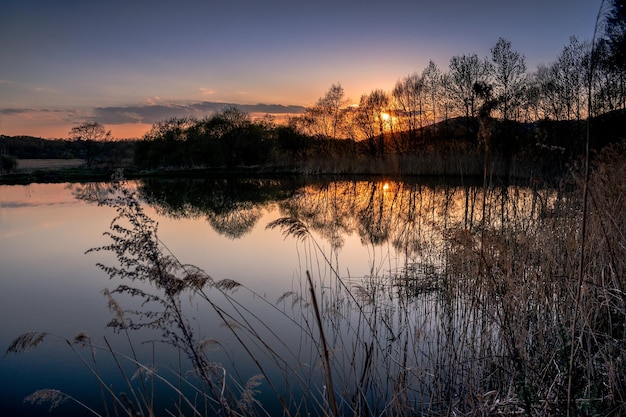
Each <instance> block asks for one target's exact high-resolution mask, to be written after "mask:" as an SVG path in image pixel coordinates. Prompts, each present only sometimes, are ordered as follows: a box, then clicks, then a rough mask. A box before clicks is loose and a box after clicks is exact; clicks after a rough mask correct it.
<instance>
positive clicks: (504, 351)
mask: <svg viewBox="0 0 626 417" xmlns="http://www.w3.org/2000/svg"><path fill="white" fill-rule="evenodd" d="M624 155H626V144H624V143H623V144H620V145H614V146H612V147H609V148H607V149H605V150H604V151H603V152H602V153H601V154H599V155H597V157H596V159H595V162H594V164H593V169H592V171H591V174H590V177H589V181H588V190H589V201H590V205H589V210H588V213H587V216H586V221H587V226H586V233H585V236H584V238H585V239H586V248H587V249H586V250H585V253H584V256H583V264H582V270H583V275H582V276H583V279H582V281H581V285H578V277H579V268H580V265H579V264H578V262H577V260H578V259H579V257H580V256H581V245H582V242H581V235H580V233H578V231H579V225H580V221H581V219H582V212H581V210H580V207H581V204H582V202H581V200H580V193H579V192H578V191H577V190H573V191H572V190H569V189H567V188H566V187H564V188H559V189H556V190H551V189H547V188H541V187H538V186H535V187H534V188H530V189H528V190H525V192H527V194H526V195H525V196H522V195H520V192H519V189H517V188H507V187H500V188H496V187H490V186H487V187H484V188H482V189H480V188H478V189H472V190H469V189H468V190H466V191H465V203H464V205H462V206H460V207H461V212H458V211H459V205H458V204H457V205H455V204H453V203H452V199H453V197H455V196H454V195H453V192H452V191H450V192H449V191H447V190H442V191H441V195H440V196H438V197H437V198H435V196H434V195H433V196H429V195H427V194H426V193H425V192H424V190H422V189H420V188H417V189H416V190H414V193H412V194H411V197H410V198H408V199H406V200H404V198H405V197H403V196H402V195H399V194H395V195H394V194H393V192H391V193H392V194H387V196H384V192H383V191H381V187H377V186H374V187H373V188H372V191H371V193H369V194H366V193H361V192H357V190H356V187H354V188H355V189H354V190H353V194H350V192H349V190H350V187H349V186H347V188H346V189H342V188H341V187H340V186H338V189H337V190H335V191H336V192H337V193H338V194H341V195H344V196H345V195H348V196H352V197H354V202H353V203H352V204H345V205H344V206H341V205H340V204H335V205H334V206H338V207H340V208H339V209H341V210H346V211H350V212H353V213H356V214H355V215H356V216H357V217H358V219H359V221H360V222H361V223H359V227H360V228H362V229H363V235H365V234H366V233H367V236H370V238H371V241H372V244H375V242H378V241H381V240H382V239H383V238H382V237H381V236H384V237H386V238H390V239H391V240H393V244H394V245H397V246H399V247H406V248H407V250H406V253H407V256H406V257H405V258H403V259H391V256H387V257H386V258H385V261H384V265H374V264H372V266H371V268H370V271H371V273H370V274H369V275H367V276H364V277H353V276H345V275H341V274H340V273H339V272H338V271H340V270H341V268H340V265H339V258H338V256H336V255H337V254H336V253H335V252H334V251H336V250H337V248H339V247H340V245H341V242H340V241H339V239H338V238H337V237H336V234H335V233H333V232H332V231H328V230H326V229H322V227H323V225H324V224H326V223H328V221H329V220H328V219H325V218H318V217H315V215H314V212H315V211H317V209H318V207H317V206H316V205H315V204H311V201H307V200H302V201H297V202H294V203H292V204H293V205H291V206H288V205H285V206H284V207H283V209H284V211H285V213H286V214H289V213H291V214H299V216H298V217H295V216H289V215H288V216H286V217H284V218H281V219H277V220H276V221H274V222H272V223H270V224H269V225H268V227H270V228H279V229H280V230H282V231H283V233H284V234H285V237H286V238H290V239H294V240H295V241H296V245H297V249H298V254H299V256H300V265H301V269H300V271H299V275H298V277H299V280H297V281H296V286H295V288H292V289H291V291H288V292H286V293H285V294H284V295H283V296H282V297H280V298H279V299H278V300H269V299H266V298H264V297H263V296H262V295H261V294H259V293H257V292H255V291H253V290H252V289H250V288H247V287H245V286H243V285H240V284H239V283H237V282H235V281H232V280H222V281H215V280H213V279H212V278H211V277H210V276H209V275H208V274H207V273H206V272H204V271H202V270H200V269H198V268H196V267H193V266H190V265H185V264H183V263H182V262H180V261H179V260H178V258H177V257H176V256H174V255H173V254H172V253H170V252H169V251H168V250H167V247H166V246H165V245H164V244H163V242H161V241H160V240H159V237H158V233H157V225H156V223H155V222H154V221H153V220H152V219H150V218H149V217H148V216H146V215H145V213H144V212H143V209H142V204H141V203H140V201H139V197H138V195H137V194H135V193H134V192H132V191H131V190H129V189H128V188H127V187H124V183H123V181H119V179H118V182H115V183H114V186H113V187H112V188H111V189H110V190H109V194H106V196H103V195H101V196H100V202H101V204H106V205H109V206H111V207H114V208H115V209H116V210H117V213H118V215H117V216H116V217H115V219H114V220H113V222H112V223H111V229H110V231H109V232H107V236H108V237H109V238H110V239H111V241H112V243H111V244H110V245H106V246H103V247H101V248H96V249H94V250H92V251H90V253H91V252H97V251H100V250H104V251H109V252H112V253H113V254H115V255H116V259H117V262H118V265H117V266H105V265H101V268H102V269H103V270H104V271H105V272H107V273H108V274H109V276H111V277H112V278H114V279H115V280H117V281H119V282H120V284H119V285H118V286H117V287H116V288H114V289H113V290H110V291H108V292H107V293H106V294H105V296H106V297H107V300H108V303H109V307H110V309H111V311H112V313H113V315H114V318H113V320H112V321H111V323H110V325H111V326H112V327H113V328H114V329H116V330H117V331H119V332H122V333H124V334H125V335H126V341H127V343H128V345H129V346H130V347H132V346H133V343H134V342H133V337H135V336H134V335H133V330H135V329H152V330H157V331H159V332H160V334H161V335H162V340H163V341H164V342H165V343H167V344H170V345H173V346H175V347H176V349H178V350H179V352H181V365H180V366H179V369H177V370H161V371H159V372H156V371H155V364H154V363H153V362H154V361H153V360H148V361H145V360H141V359H140V358H138V355H137V353H136V352H134V350H133V349H132V348H131V349H129V350H127V351H130V353H124V352H122V351H121V350H120V349H115V348H113V346H111V344H109V343H108V341H107V340H106V339H105V341H104V343H103V344H102V346H97V345H96V343H94V342H93V341H92V340H91V339H90V338H89V337H88V336H86V335H84V334H79V337H76V338H74V339H72V340H68V341H66V343H67V345H68V346H69V348H70V349H71V350H72V351H74V352H75V353H77V355H78V357H79V360H81V361H82V362H83V363H84V364H85V366H86V367H88V369H89V370H90V371H91V372H92V374H93V376H94V378H96V380H98V382H99V383H100V385H101V386H102V390H103V397H104V398H105V402H106V403H107V404H108V408H104V410H105V411H103V412H102V413H103V415H116V413H117V414H122V415H124V414H127V415H137V414H138V415H146V416H149V415H158V414H159V412H158V410H156V409H155V404H154V389H155V388H154V384H155V383H158V384H161V385H165V386H166V387H168V389H169V390H171V391H172V392H174V393H175V394H176V396H177V398H178V401H177V403H176V404H172V405H171V407H169V408H168V412H169V413H170V414H173V415H178V414H181V415H182V414H189V415H199V416H200V415H202V416H208V415H225V416H249V415H250V416H255V415H273V414H275V413H276V412H278V413H280V414H282V415H285V416H300V415H314V416H330V415H332V416H337V415H359V416H408V415H433V416H439V415H441V416H443V415H446V416H448V415H466V416H484V415H514V414H515V415H518V414H525V415H537V416H540V415H563V414H565V413H567V412H568V411H569V412H570V413H573V414H577V415H620V414H625V413H626V397H624V394H623V393H624V392H626V379H625V378H624V375H626V356H625V355H626V353H625V352H626V330H625V329H626V297H625V294H626V292H625V291H626V284H625V281H624V272H625V271H626V234H625V233H624V230H626V214H625V212H624V204H623V199H624V195H626V188H625V187H626V185H625V184H626V177H625V175H626V174H625V172H624V170H623V169H622V168H623V164H624ZM388 193H390V192H388ZM456 197H459V196H456ZM456 197H455V198H456ZM317 198H318V201H317V202H316V204H320V205H323V204H327V202H325V201H323V199H322V198H320V197H317ZM379 199H381V200H379ZM382 199H386V200H384V201H383V200H382ZM461 200H462V199H461ZM461 200H459V201H461ZM379 202H380V204H379ZM295 204H301V205H302V206H303V207H307V208H308V210H309V211H310V212H309V211H306V210H301V211H298V210H296V208H295V206H294V205H295ZM394 204H406V205H407V207H410V208H411V210H413V211H407V212H402V214H398V213H397V212H396V211H394V210H397V207H396V206H394ZM368 213H370V214H371V215H370V214H368ZM393 216H405V217H406V220H407V221H406V222H405V223H404V224H406V226H403V228H399V226H398V225H397V224H396V223H397V222H395V221H391V220H389V221H387V220H385V219H390V218H391V217H393ZM437 216H441V218H442V219H445V220H442V221H441V222H437V221H435V220H434V219H435V217H437ZM372 218H375V219H378V220H377V221H372ZM394 218H395V217H394ZM331 220H332V219H331ZM336 227H348V226H347V225H346V224H342V223H340V222H339V220H338V219H337V225H336ZM396 227H398V229H394V228H396ZM320 231H322V232H323V233H321V234H323V235H324V236H325V238H327V239H328V240H329V242H331V246H330V250H328V249H324V248H323V245H322V244H320V242H319V241H318V239H320V237H319V235H320ZM408 248H411V249H410V250H409V249H408ZM246 294H247V295H249V296H252V297H255V298H256V299H260V300H262V301H263V302H264V305H265V307H267V308H268V309H269V310H271V311H272V312H273V313H274V314H276V315H277V316H279V317H280V318H281V321H280V323H281V324H280V325H277V324H276V323H274V322H271V321H269V320H267V319H264V318H263V316H262V315H261V314H259V313H257V312H256V311H255V310H253V308H252V307H250V306H248V305H246V304H245V302H244V301H242V300H244V299H245V297H244V295H246ZM188 297H191V298H193V299H194V303H196V305H198V310H199V311H202V314H203V315H207V316H208V315H211V317H214V318H215V319H216V320H219V321H221V322H222V323H223V325H224V328H225V329H226V330H227V334H228V340H216V339H215V338H213V337H209V336H207V335H203V334H198V333H197V330H196V328H194V326H192V325H190V323H191V322H192V320H191V319H190V317H188V314H189V311H188V310H186V309H185V307H184V300H185V299H187V298H188ZM133 298H135V299H138V301H139V303H136V304H137V305H139V306H140V307H141V308H123V307H122V304H121V301H120V300H125V301H127V302H128V301H129V300H132V299H133ZM279 326H282V327H279ZM284 326H289V328H290V329H291V330H293V332H292V334H295V335H296V337H297V338H298V340H299V343H297V344H295V345H294V344H290V343H288V342H287V341H285V340H284V338H283V337H282V333H283V330H284ZM572 329H574V332H572V331H571V330H572ZM572 334H574V335H575V337H572ZM50 337H51V336H50V335H48V334H47V333H26V334H24V335H22V336H20V337H18V338H17V339H15V341H14V342H13V343H12V344H11V346H10V347H9V349H8V350H7V353H19V352H23V351H27V350H30V349H34V348H36V347H37V346H38V345H40V344H41V343H44V342H45V341H46V339H48V338H50ZM227 343H237V344H238V345H239V346H240V347H241V350H242V351H243V352H245V354H246V355H247V356H248V358H249V360H250V362H251V363H252V364H253V365H254V367H255V368H256V369H255V373H254V374H253V375H251V376H250V375H245V374H244V373H240V372H239V370H237V364H239V363H241V358H234V357H232V356H230V357H229V360H230V365H227V364H221V363H219V362H217V361H216V360H215V359H214V358H213V357H212V356H211V355H212V353H213V352H214V351H213V350H212V347H220V346H224V345H226V344H227ZM81 349H86V350H85V351H84V352H83V351H81ZM94 350H100V351H104V352H107V353H108V354H109V356H110V357H111V361H112V363H113V365H114V366H115V367H116V368H117V369H118V370H119V371H120V373H121V374H122V375H123V378H122V381H123V383H124V384H125V392H127V393H128V395H127V396H125V397H122V396H121V395H120V394H117V392H119V390H116V391H114V390H112V389H111V387H110V385H109V384H108V382H107V381H105V380H104V379H102V377H101V375H100V371H99V369H101V367H99V365H98V364H99V361H100V360H101V359H98V360H97V361H96V356H95V355H92V354H91V352H93V351H94ZM223 353H224V355H227V356H228V352H226V351H224V352H223ZM144 362H147V363H148V364H147V365H146V364H144ZM187 364H190V365H189V366H191V371H192V372H191V373H186V372H185V371H184V370H183V369H184V368H185V367H186V366H187ZM125 365H130V366H131V368H132V370H133V372H132V373H135V374H137V375H141V376H144V378H133V377H132V376H131V374H130V373H127V372H128V371H126V369H128V368H127V367H126V366H125ZM570 375H571V376H572V377H571V379H570ZM146 378H147V379H146ZM570 381H571V382H570ZM265 388H267V389H268V390H269V392H270V393H271V394H272V399H271V401H272V402H275V403H277V404H278V408H277V409H278V410H279V411H276V408H274V409H270V406H269V403H266V401H270V399H269V397H267V396H265V397H263V399H261V397H259V392H260V390H261V389H265ZM47 394H54V391H44V392H42V393H41V395H40V396H35V397H34V398H39V397H41V398H40V399H42V400H45V399H46V398H48V399H49V401H50V402H51V403H52V404H54V405H58V403H57V402H56V401H60V399H72V398H71V397H69V396H64V395H57V394H58V393H57V394H55V395H47ZM86 406H87V405H86ZM88 407H90V408H92V409H93V408H94V407H92V406H91V405H88ZM270 410H273V411H270ZM98 412H99V411H98Z"/></svg>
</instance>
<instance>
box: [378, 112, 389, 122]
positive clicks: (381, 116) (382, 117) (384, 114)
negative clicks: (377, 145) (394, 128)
mask: <svg viewBox="0 0 626 417" xmlns="http://www.w3.org/2000/svg"><path fill="white" fill-rule="evenodd" d="M380 118H381V119H383V120H384V121H387V120H389V119H390V118H391V115H390V114H389V113H385V112H382V113H381V114H380Z"/></svg>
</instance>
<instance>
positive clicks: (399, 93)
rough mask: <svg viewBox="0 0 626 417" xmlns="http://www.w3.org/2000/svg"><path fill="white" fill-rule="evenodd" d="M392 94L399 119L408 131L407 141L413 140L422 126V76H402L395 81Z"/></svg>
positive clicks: (423, 93)
mask: <svg viewBox="0 0 626 417" xmlns="http://www.w3.org/2000/svg"><path fill="white" fill-rule="evenodd" d="M392 96H393V98H394V101H395V107H396V108H397V109H398V114H399V115H400V121H401V123H402V124H403V125H404V126H403V127H404V129H405V130H406V131H407V132H408V135H409V141H414V140H415V139H416V138H417V131H418V130H419V129H420V128H422V127H423V126H424V123H423V113H424V111H423V106H424V98H425V85H424V77H423V76H421V75H419V74H417V73H414V74H411V75H408V76H406V77H404V78H403V79H402V80H400V81H398V82H397V83H396V86H395V87H394V89H393V92H392Z"/></svg>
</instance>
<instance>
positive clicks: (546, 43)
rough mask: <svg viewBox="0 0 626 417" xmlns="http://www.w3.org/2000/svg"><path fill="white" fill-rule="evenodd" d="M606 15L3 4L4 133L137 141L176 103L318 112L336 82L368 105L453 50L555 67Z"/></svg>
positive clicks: (444, 62) (414, 5) (284, 4)
mask: <svg viewBox="0 0 626 417" xmlns="http://www.w3.org/2000/svg"><path fill="white" fill-rule="evenodd" d="M599 7H600V1H599V0H597V1H592V0H542V1H538V0H526V1H524V2H521V1H508V0H499V1H492V0H480V1H479V0H476V1H469V0H466V1H461V0H454V1H450V0H438V1H432V0H429V1H420V0H414V1H398V0H384V1H380V2H377V3H376V2H369V1H367V0H361V1H340V0H333V1H327V0H316V1H306V2H301V1H297V0H291V1H265V2H261V1H238V0H222V1H206V0H204V1H200V0H198V1H185V0H183V1H159V0H151V1H141V0H139V1H128V0H124V1H119V0H108V1H85V0H81V1H74V0H70V1H49V0H4V1H3V2H2V3H1V4H0V40H1V41H0V134H6V135H18V134H26V135H36V136H43V137H66V136H67V132H68V131H69V129H70V127H71V126H72V125H74V124H76V123H80V122H82V121H85V120H91V119H94V118H100V119H99V120H103V121H106V122H107V127H108V128H110V129H112V130H113V134H114V136H117V137H129V136H138V135H140V134H141V133H142V132H143V131H145V129H146V127H148V126H149V124H150V123H152V122H153V121H154V117H156V116H154V115H155V114H159V115H162V114H167V113H168V109H169V108H172V109H173V110H175V109H177V108H178V109H181V108H187V107H188V106H191V107H192V108H193V109H194V111H197V113H194V114H197V115H201V112H202V111H204V110H206V109H207V108H208V107H207V106H202V105H199V104H198V103H201V102H203V101H209V102H229V103H238V104H257V103H266V104H283V105H304V106H306V105H310V104H313V103H314V102H315V101H316V100H317V99H318V98H319V97H321V96H322V95H324V93H325V92H326V91H327V90H328V88H329V87H330V86H331V85H332V84H333V83H341V85H342V86H343V87H344V89H345V92H346V96H347V97H348V98H350V99H352V101H355V102H357V101H358V99H359V97H360V96H361V94H365V93H369V92H370V91H371V90H373V89H376V88H382V89H384V90H387V91H389V90H391V89H392V88H393V86H394V84H395V83H396V81H398V80H399V79H401V78H403V77H405V76H407V75H409V74H411V73H413V72H421V71H422V70H423V69H424V67H425V66H426V65H427V64H428V61H429V60H430V59H432V60H434V61H435V63H436V64H437V65H438V66H439V68H440V69H442V70H444V71H445V70H447V67H448V64H449V61H450V58H451V57H452V56H454V55H463V54H471V53H476V54H478V55H479V56H481V57H487V56H489V50H490V48H491V47H493V46H494V45H495V43H496V42H497V40H498V38H499V37H503V38H506V39H508V40H509V41H511V43H512V48H513V49H515V50H517V51H519V52H520V53H522V54H523V55H525V57H526V63H527V67H528V70H529V71H530V72H532V71H534V70H535V69H536V68H537V65H538V64H541V63H546V64H547V63H550V62H552V61H554V60H555V59H556V57H557V55H558V54H559V53H560V52H561V50H562V49H563V47H564V46H565V45H566V44H567V43H568V42H569V38H570V36H572V35H575V36H578V38H579V39H580V40H582V41H584V40H590V39H591V37H592V35H593V28H594V23H595V18H596V15H597V13H598V9H599ZM155 106H157V107H155ZM259 111H263V108H259ZM175 113H176V112H175V111H173V112H172V115H175ZM98 115H100V116H98ZM102 115H106V117H101V116H102ZM159 117H160V116H159ZM166 117H167V116H164V117H160V119H159V120H162V119H164V118H166Z"/></svg>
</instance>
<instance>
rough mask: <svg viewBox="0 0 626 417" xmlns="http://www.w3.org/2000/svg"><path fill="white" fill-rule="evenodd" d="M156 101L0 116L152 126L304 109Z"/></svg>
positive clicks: (16, 111)
mask: <svg viewBox="0 0 626 417" xmlns="http://www.w3.org/2000/svg"><path fill="white" fill-rule="evenodd" d="M157 99H158V98H152V99H149V100H148V101H149V102H151V103H153V104H145V105H137V106H109V107H96V108H93V109H83V110H78V109H45V108H43V109H38V108H3V109H2V108H0V115H4V116H8V117H19V118H23V119H28V120H36V119H39V120H54V121H58V122H67V123H79V122H82V121H87V120H89V121H97V122H99V123H102V124H104V125H121V124H154V123H157V122H161V121H164V120H167V119H171V118H175V117H177V118H178V117H194V118H197V119H201V118H203V117H210V116H211V115H213V114H215V113H216V112H219V111H222V110H224V109H225V108H227V107H237V108H239V109H241V110H242V111H244V112H247V113H249V114H251V115H259V114H261V115H265V114H272V115H277V116H278V115H280V116H284V115H292V114H301V113H302V112H304V109H305V108H304V107H303V106H285V105H282V104H264V103H260V104H233V103H222V102H213V101H201V102H197V103H191V104H175V103H170V104H166V103H161V104H159V103H158V102H157Z"/></svg>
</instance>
